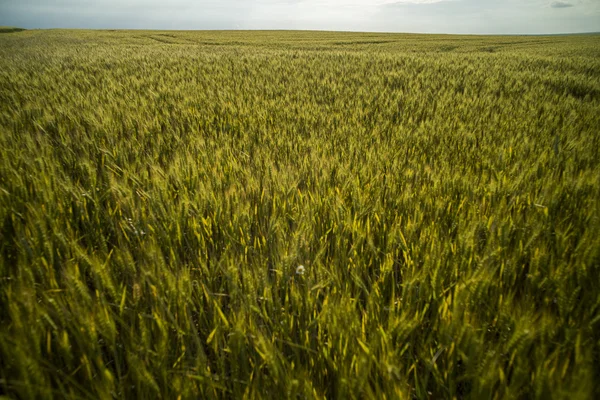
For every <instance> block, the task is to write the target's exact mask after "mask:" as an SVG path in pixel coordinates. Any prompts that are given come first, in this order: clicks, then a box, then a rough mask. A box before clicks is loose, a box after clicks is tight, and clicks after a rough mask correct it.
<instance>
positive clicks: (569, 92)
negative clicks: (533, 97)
mask: <svg viewBox="0 0 600 400" xmlns="http://www.w3.org/2000/svg"><path fill="white" fill-rule="evenodd" d="M546 86H547V87H548V88H549V89H550V90H552V91H553V92H555V93H558V94H561V95H566V96H571V97H574V98H576V99H578V100H593V99H598V98H600V90H598V89H597V88H595V87H593V86H590V85H588V84H584V83H581V82H577V81H569V80H567V81H560V82H557V81H548V82H546Z"/></svg>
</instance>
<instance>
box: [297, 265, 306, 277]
mask: <svg viewBox="0 0 600 400" xmlns="http://www.w3.org/2000/svg"><path fill="white" fill-rule="evenodd" d="M305 270H306V269H305V268H304V265H298V267H296V275H304V271H305Z"/></svg>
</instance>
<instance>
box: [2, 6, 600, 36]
mask: <svg viewBox="0 0 600 400" xmlns="http://www.w3.org/2000/svg"><path fill="white" fill-rule="evenodd" d="M567 7H571V8H569V11H568V12H566V11H565V12H558V11H557V9H562V8H567ZM599 15H600V0H562V1H560V0H556V1H554V0H438V1H436V0H169V1H166V0H0V25H11V26H21V27H24V28H91V29H96V28H100V29H106V28H115V29H117V28H140V29H234V28H240V29H319V30H333V31H344V30H353V31H374V32H375V31H385V32H431V33H483V34H509V33H514V34H528V33H535V34H539V33H582V32H599V31H600V18H598V16H599Z"/></svg>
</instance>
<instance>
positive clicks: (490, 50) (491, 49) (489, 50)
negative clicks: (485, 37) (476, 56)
mask: <svg viewBox="0 0 600 400" xmlns="http://www.w3.org/2000/svg"><path fill="white" fill-rule="evenodd" d="M481 51H482V52H484V53H495V52H496V51H498V47H496V46H489V47H483V48H482V49H481Z"/></svg>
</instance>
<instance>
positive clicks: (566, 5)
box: [550, 1, 574, 8]
mask: <svg viewBox="0 0 600 400" xmlns="http://www.w3.org/2000/svg"><path fill="white" fill-rule="evenodd" d="M550 7H552V8H569V7H574V5H573V4H571V3H565V2H564V1H555V2H553V3H552V4H550Z"/></svg>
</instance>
